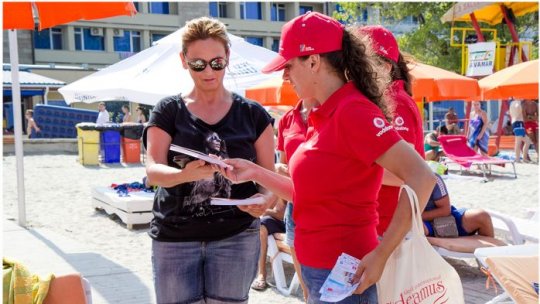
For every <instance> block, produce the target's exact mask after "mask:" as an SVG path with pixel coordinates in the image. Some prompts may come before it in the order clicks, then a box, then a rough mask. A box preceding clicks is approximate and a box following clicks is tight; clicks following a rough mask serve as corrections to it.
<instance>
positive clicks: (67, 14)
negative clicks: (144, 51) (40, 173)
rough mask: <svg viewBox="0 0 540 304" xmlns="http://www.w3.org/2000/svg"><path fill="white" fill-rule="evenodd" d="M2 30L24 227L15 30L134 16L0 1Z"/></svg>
mask: <svg viewBox="0 0 540 304" xmlns="http://www.w3.org/2000/svg"><path fill="white" fill-rule="evenodd" d="M2 8H3V18H4V19H3V29H4V30H11V31H9V33H8V38H9V57H10V62H11V79H12V86H11V89H12V92H13V94H12V96H13V117H14V123H15V124H14V126H15V157H16V160H17V161H16V162H17V194H18V207H19V208H18V209H19V211H18V214H19V218H18V223H19V225H21V226H26V207H25V194H24V165H23V144H22V118H21V116H22V113H21V90H20V84H19V54H18V46H17V32H16V31H15V30H17V29H27V30H33V29H34V28H35V24H36V22H37V23H38V28H39V29H40V30H42V29H45V28H50V27H53V26H55V25H59V24H64V23H69V22H71V21H76V20H79V19H84V20H91V19H101V18H107V17H113V16H120V15H133V14H135V13H137V10H136V9H135V6H134V5H133V3H132V2H35V1H31V2H28V1H27V2H3V3H2Z"/></svg>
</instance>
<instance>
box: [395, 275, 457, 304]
mask: <svg viewBox="0 0 540 304" xmlns="http://www.w3.org/2000/svg"><path fill="white" fill-rule="evenodd" d="M439 278H440V277H439ZM430 281H431V280H426V281H424V282H422V283H420V284H418V285H416V286H415V288H414V290H413V289H412V288H411V289H409V290H406V291H405V292H402V293H400V296H399V299H398V300H396V301H392V302H388V303H386V304H420V303H426V302H429V303H433V304H443V303H447V302H448V301H449V299H448V296H447V294H446V291H447V289H446V286H445V285H444V282H443V281H437V282H430ZM407 295H408V296H407ZM433 296H437V298H436V299H435V300H432V301H425V300H429V299H432V298H433Z"/></svg>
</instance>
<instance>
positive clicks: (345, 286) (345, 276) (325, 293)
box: [319, 253, 360, 302]
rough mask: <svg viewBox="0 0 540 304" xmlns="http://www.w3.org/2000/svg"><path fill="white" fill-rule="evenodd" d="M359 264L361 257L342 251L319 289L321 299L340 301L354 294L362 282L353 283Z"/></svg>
mask: <svg viewBox="0 0 540 304" xmlns="http://www.w3.org/2000/svg"><path fill="white" fill-rule="evenodd" d="M359 265H360V260H359V259H357V258H355V257H353V256H350V255H348V254H346V253H342V254H341V255H340V256H339V258H338V260H337V261H336V265H334V268H332V271H331V272H330V274H329V275H328V277H327V278H326V281H324V284H323V285H322V287H321V289H320V290H319V292H320V293H321V301H325V302H338V301H341V300H343V299H345V298H346V297H348V296H350V295H352V294H353V292H354V291H355V290H356V288H357V287H358V285H359V284H360V283H356V284H353V283H352V281H353V278H354V274H355V273H356V270H357V269H358V266H359Z"/></svg>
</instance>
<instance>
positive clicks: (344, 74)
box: [302, 27, 393, 121]
mask: <svg viewBox="0 0 540 304" xmlns="http://www.w3.org/2000/svg"><path fill="white" fill-rule="evenodd" d="M354 31H355V29H354V28H351V27H347V28H345V30H344V31H343V41H342V50H340V51H335V52H330V53H324V54H320V56H321V57H322V58H326V60H327V61H328V62H329V64H330V66H332V67H333V68H334V71H335V72H336V74H337V75H338V76H339V77H340V78H342V79H343V81H345V82H347V81H352V82H353V83H354V85H355V86H356V88H357V89H358V90H359V91H360V92H362V94H364V96H366V97H367V99H369V100H370V101H371V102H373V103H374V104H375V105H377V107H379V108H380V109H381V111H382V113H383V114H384V116H385V117H386V119H387V120H388V121H392V113H393V106H392V103H391V102H390V101H389V99H388V98H387V97H386V96H385V91H386V88H387V87H388V85H389V84H390V81H391V80H390V77H389V75H388V73H386V72H385V71H384V70H383V69H382V67H381V65H380V64H379V61H378V59H377V57H376V55H375V53H374V52H373V49H372V47H371V40H370V39H369V37H368V36H366V35H362V34H355V33H354ZM307 57H309V56H306V57H302V58H306V59H307Z"/></svg>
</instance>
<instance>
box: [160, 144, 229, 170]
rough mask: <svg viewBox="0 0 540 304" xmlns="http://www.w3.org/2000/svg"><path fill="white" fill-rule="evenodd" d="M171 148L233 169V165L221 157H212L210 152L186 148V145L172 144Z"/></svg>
mask: <svg viewBox="0 0 540 304" xmlns="http://www.w3.org/2000/svg"><path fill="white" fill-rule="evenodd" d="M169 150H171V151H174V152H178V153H182V154H185V155H188V156H191V157H195V158H198V159H202V160H204V161H205V162H207V163H210V164H215V165H218V166H220V167H223V168H229V169H232V167H231V166H229V165H227V164H226V163H225V162H223V161H222V160H221V159H219V158H217V157H212V156H210V155H208V154H204V153H201V152H199V151H196V150H192V149H188V148H184V147H181V146H177V145H171V146H170V147H169Z"/></svg>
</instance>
